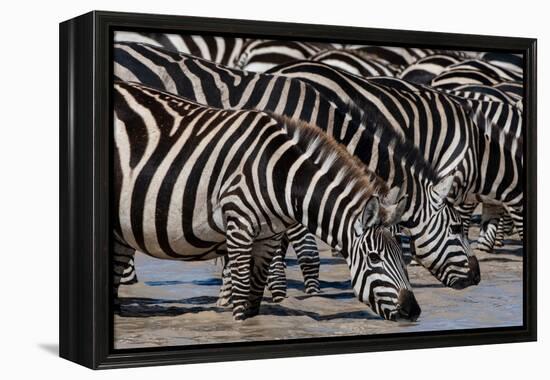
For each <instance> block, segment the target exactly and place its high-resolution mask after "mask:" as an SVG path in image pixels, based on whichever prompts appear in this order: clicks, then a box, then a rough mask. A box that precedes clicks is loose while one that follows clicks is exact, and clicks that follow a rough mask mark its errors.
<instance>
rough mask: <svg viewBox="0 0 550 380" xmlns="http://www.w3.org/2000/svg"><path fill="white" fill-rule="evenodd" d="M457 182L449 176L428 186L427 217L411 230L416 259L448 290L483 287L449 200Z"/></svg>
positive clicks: (456, 213)
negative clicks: (454, 183) (454, 182)
mask: <svg viewBox="0 0 550 380" xmlns="http://www.w3.org/2000/svg"><path fill="white" fill-rule="evenodd" d="M453 181H454V175H449V176H447V177H444V178H443V179H441V180H439V182H437V183H435V184H433V183H429V184H427V185H426V189H425V191H426V193H427V194H428V196H427V199H428V201H427V202H426V203H427V204H426V205H425V207H424V215H423V216H422V217H420V218H419V219H418V220H419V222H418V223H416V224H415V225H414V226H409V227H408V228H407V229H408V231H409V234H410V238H411V251H412V254H413V256H414V258H415V259H416V260H417V261H418V262H419V263H420V264H421V265H422V266H424V267H425V268H427V269H428V270H429V271H430V272H431V273H432V274H433V275H434V276H435V277H436V278H437V279H438V280H439V281H441V282H442V283H443V284H444V285H445V286H448V287H451V288H453V289H463V288H466V287H468V286H471V285H477V284H478V283H479V281H480V271H479V264H478V261H477V258H476V257H475V256H474V255H473V253H472V250H471V248H470V244H469V242H468V239H467V238H465V237H464V234H463V228H462V218H461V217H460V215H459V214H458V212H457V211H456V210H455V208H454V207H453V205H452V204H451V203H450V202H449V201H448V200H447V197H448V196H449V193H450V192H451V190H452V188H453Z"/></svg>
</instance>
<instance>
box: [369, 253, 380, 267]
mask: <svg viewBox="0 0 550 380" xmlns="http://www.w3.org/2000/svg"><path fill="white" fill-rule="evenodd" d="M369 260H370V261H371V263H373V264H378V263H379V262H380V261H382V259H381V258H380V255H379V254H378V253H376V252H369Z"/></svg>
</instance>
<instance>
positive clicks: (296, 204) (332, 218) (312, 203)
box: [286, 173, 366, 256]
mask: <svg viewBox="0 0 550 380" xmlns="http://www.w3.org/2000/svg"><path fill="white" fill-rule="evenodd" d="M286 181H287V188H290V191H288V192H287V194H290V199H289V200H288V201H290V206H291V207H288V211H289V216H290V218H292V219H294V220H295V221H296V222H298V223H300V224H302V225H303V226H304V227H305V228H306V229H307V230H308V231H309V232H310V233H312V234H313V235H315V236H316V237H317V238H319V239H320V240H322V241H324V242H325V243H326V244H328V245H330V246H331V247H332V248H334V249H336V250H339V251H341V252H343V255H344V256H347V252H350V250H351V245H352V242H353V236H354V235H353V227H354V222H355V220H356V219H357V218H358V216H359V215H360V213H361V210H362V209H363V208H362V207H364V205H365V204H366V197H365V196H364V195H363V194H360V193H359V194H353V192H352V191H353V184H350V183H348V184H343V183H339V184H335V183H334V182H333V181H329V180H328V179H326V178H325V177H323V175H322V174H319V173H316V174H315V175H313V176H312V177H307V176H294V177H293V178H290V176H289V177H287V178H286ZM289 183H291V185H290V186H289V185H288V184H289ZM288 201H287V202H288ZM287 204H288V203H287Z"/></svg>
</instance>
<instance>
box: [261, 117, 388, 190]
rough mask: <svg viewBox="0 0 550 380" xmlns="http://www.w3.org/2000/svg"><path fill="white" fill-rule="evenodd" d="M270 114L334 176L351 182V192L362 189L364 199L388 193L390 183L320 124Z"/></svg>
mask: <svg viewBox="0 0 550 380" xmlns="http://www.w3.org/2000/svg"><path fill="white" fill-rule="evenodd" d="M268 114H269V115H270V116H271V117H272V118H274V119H275V120H277V121H279V122H280V123H281V124H283V125H284V128H285V131H286V133H287V134H288V136H289V137H290V138H292V139H293V140H294V141H296V142H297V145H298V146H299V147H300V148H301V149H302V150H303V151H304V152H306V153H308V155H309V156H310V157H311V158H312V160H313V161H314V163H315V164H316V165H317V166H318V167H320V168H322V169H324V170H327V172H328V173H330V174H331V175H333V176H334V178H339V179H340V180H341V183H346V184H351V185H352V186H353V187H352V191H351V194H357V193H361V195H362V197H363V199H364V200H367V199H369V198H370V197H371V196H374V195H376V196H380V197H384V196H386V195H387V193H388V191H389V188H388V185H387V183H386V182H385V181H384V180H382V179H381V178H380V177H379V176H378V175H376V174H375V173H373V172H372V171H370V170H369V169H368V168H367V167H366V166H365V164H363V162H361V160H360V159H359V158H357V157H355V156H354V155H352V154H351V153H349V152H348V151H347V150H346V148H345V147H344V146H343V145H342V144H340V143H339V142H337V141H336V140H335V139H334V138H333V137H331V136H329V135H327V134H326V133H325V132H323V130H322V129H321V128H319V127H317V126H315V125H313V124H310V123H306V122H304V121H302V120H295V119H290V118H289V117H287V116H284V115H279V114H274V113H271V112H268Z"/></svg>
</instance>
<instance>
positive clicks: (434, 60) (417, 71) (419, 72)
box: [386, 54, 460, 84]
mask: <svg viewBox="0 0 550 380" xmlns="http://www.w3.org/2000/svg"><path fill="white" fill-rule="evenodd" d="M459 62H460V59H459V58H458V57H456V56H455V55H453V54H433V55H428V56H426V57H424V58H420V59H419V60H418V61H416V62H415V63H413V64H411V65H409V66H407V67H406V68H405V69H404V70H402V71H401V72H400V73H399V75H397V77H398V78H400V79H403V80H406V81H408V82H413V83H417V84H430V83H431V81H432V79H433V78H435V77H436V76H437V75H439V74H441V73H442V72H443V70H444V69H445V68H446V67H448V66H450V65H453V64H456V63H459ZM386 76H391V75H386Z"/></svg>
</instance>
